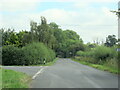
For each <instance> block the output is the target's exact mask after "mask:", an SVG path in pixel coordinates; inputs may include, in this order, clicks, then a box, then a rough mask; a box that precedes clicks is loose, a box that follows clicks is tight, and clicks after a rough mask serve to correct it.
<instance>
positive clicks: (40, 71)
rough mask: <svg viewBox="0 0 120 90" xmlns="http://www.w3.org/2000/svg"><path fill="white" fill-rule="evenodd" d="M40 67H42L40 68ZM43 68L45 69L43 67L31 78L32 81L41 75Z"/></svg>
mask: <svg viewBox="0 0 120 90" xmlns="http://www.w3.org/2000/svg"><path fill="white" fill-rule="evenodd" d="M41 67H42V66H41ZM45 68H47V66H46V67H44V68H42V69H40V70H39V71H38V72H37V73H36V74H35V75H34V76H33V77H32V79H35V78H36V77H37V76H38V74H40V73H42V71H43V70H44V69H45Z"/></svg>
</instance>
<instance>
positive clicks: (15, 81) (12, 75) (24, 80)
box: [0, 69, 31, 88]
mask: <svg viewBox="0 0 120 90" xmlns="http://www.w3.org/2000/svg"><path fill="white" fill-rule="evenodd" d="M0 73H1V72H0ZM30 80H31V77H30V76H27V75H26V74H24V73H21V72H16V71H13V70H6V69H2V88H28V87H29V83H28V82H29V81H30Z"/></svg>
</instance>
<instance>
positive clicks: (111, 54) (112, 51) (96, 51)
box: [76, 46, 118, 63]
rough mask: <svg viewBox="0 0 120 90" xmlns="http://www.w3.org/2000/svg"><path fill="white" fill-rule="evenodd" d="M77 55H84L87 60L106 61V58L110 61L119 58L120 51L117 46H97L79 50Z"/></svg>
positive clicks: (94, 61)
mask: <svg viewBox="0 0 120 90" xmlns="http://www.w3.org/2000/svg"><path fill="white" fill-rule="evenodd" d="M76 56H80V57H84V58H85V59H86V60H85V61H90V62H93V63H100V62H105V61H106V60H107V61H109V60H111V59H113V58H114V59H115V60H117V58H118V57H117V56H118V52H117V51H116V47H111V48H109V47H106V46H97V47H96V48H93V49H91V50H90V51H78V52H77V53H76ZM91 58H93V59H91ZM82 59H83V58H82ZM87 59H88V60H87ZM91 60H92V61H91Z"/></svg>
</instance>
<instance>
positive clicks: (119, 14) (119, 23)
mask: <svg viewBox="0 0 120 90" xmlns="http://www.w3.org/2000/svg"><path fill="white" fill-rule="evenodd" d="M111 12H113V13H115V14H116V15H117V16H118V44H120V1H119V2H118V11H111Z"/></svg>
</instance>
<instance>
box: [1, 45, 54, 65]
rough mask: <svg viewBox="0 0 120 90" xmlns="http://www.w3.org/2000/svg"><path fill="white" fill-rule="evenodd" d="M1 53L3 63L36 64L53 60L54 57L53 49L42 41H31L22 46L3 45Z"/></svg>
mask: <svg viewBox="0 0 120 90" xmlns="http://www.w3.org/2000/svg"><path fill="white" fill-rule="evenodd" d="M2 53H3V61H2V64H3V65H36V64H43V62H44V61H46V63H47V62H50V61H53V60H54V58H55V53H54V51H53V50H51V49H50V48H47V47H46V46H45V45H44V44H43V43H32V44H28V45H26V46H25V47H23V48H18V47H14V46H4V47H3V51H2Z"/></svg>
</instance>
